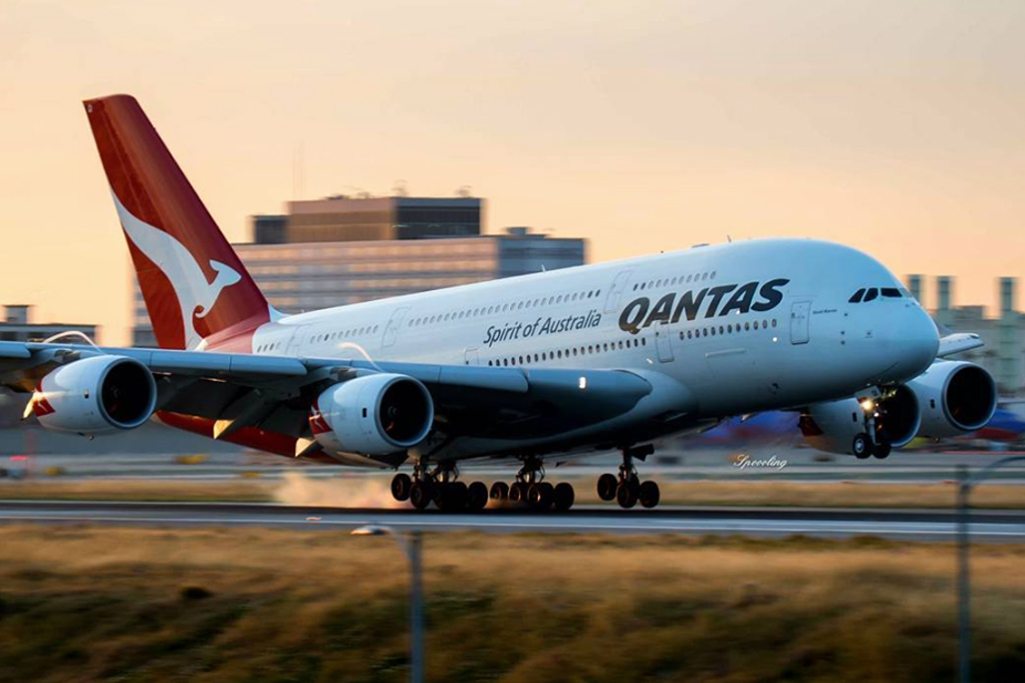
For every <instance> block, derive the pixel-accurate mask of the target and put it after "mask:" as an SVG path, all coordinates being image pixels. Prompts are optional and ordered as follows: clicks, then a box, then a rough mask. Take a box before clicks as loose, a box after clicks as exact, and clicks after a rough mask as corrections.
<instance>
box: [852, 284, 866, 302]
mask: <svg viewBox="0 0 1025 683" xmlns="http://www.w3.org/2000/svg"><path fill="white" fill-rule="evenodd" d="M863 296H865V288H864V287H862V288H861V289H859V290H858V291H856V292H855V293H854V296H852V297H851V298H850V302H851V303H852V304H860V303H861V297H863Z"/></svg>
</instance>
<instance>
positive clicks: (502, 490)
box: [490, 481, 509, 503]
mask: <svg viewBox="0 0 1025 683" xmlns="http://www.w3.org/2000/svg"><path fill="white" fill-rule="evenodd" d="M490 495H491V500H496V501H500V502H503V503H504V502H505V501H507V500H509V485H508V484H506V483H505V482H504V481H496V482H495V483H494V484H492V485H491V494H490Z"/></svg>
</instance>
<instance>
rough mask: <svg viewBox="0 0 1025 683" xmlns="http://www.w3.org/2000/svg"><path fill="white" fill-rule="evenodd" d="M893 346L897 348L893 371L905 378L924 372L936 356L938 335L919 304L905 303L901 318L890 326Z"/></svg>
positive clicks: (938, 343) (938, 342) (938, 341)
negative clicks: (892, 327) (896, 358)
mask: <svg viewBox="0 0 1025 683" xmlns="http://www.w3.org/2000/svg"><path fill="white" fill-rule="evenodd" d="M893 335H894V337H895V339H893V342H894V347H895V348H896V350H897V356H898V359H899V360H898V361H897V367H896V368H895V369H894V370H895V371H894V374H895V375H899V376H900V377H901V378H902V379H904V380H909V379H912V378H913V377H917V376H918V375H920V374H922V373H923V372H925V370H926V369H927V368H928V367H929V366H930V365H931V364H932V362H933V361H934V360H936V352H937V351H938V350H939V346H940V335H939V331H938V330H937V329H936V323H934V322H933V320H932V318H930V317H929V314H928V313H926V312H925V311H924V310H923V309H922V307H921V306H918V305H917V304H913V303H908V304H907V307H906V308H905V309H904V314H903V315H902V316H900V322H899V323H898V324H897V325H896V326H895V329H894V330H893Z"/></svg>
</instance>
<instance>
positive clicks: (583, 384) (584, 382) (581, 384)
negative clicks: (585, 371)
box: [577, 377, 587, 389]
mask: <svg viewBox="0 0 1025 683" xmlns="http://www.w3.org/2000/svg"><path fill="white" fill-rule="evenodd" d="M577 386H579V387H580V388H581V389H586V388H587V378H586V377H581V378H580V382H579V383H578V384H577Z"/></svg>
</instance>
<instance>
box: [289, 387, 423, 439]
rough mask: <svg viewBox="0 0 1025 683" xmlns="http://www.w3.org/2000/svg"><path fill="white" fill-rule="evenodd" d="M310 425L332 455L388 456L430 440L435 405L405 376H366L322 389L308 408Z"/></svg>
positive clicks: (420, 388)
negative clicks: (428, 437)
mask: <svg viewBox="0 0 1025 683" xmlns="http://www.w3.org/2000/svg"><path fill="white" fill-rule="evenodd" d="M309 422H310V428H311V429H312V431H313V436H314V438H316V439H317V441H318V442H320V444H321V446H323V447H324V449H325V450H327V451H328V452H329V453H340V452H342V453H344V452H347V453H360V454H365V455H370V456H375V455H376V456H384V455H390V454H393V453H396V452H398V451H404V450H406V449H408V448H411V447H412V446H415V445H416V444H418V443H420V442H421V441H423V440H424V439H425V438H426V437H427V434H428V433H429V432H430V430H431V426H432V425H433V423H434V401H433V400H432V399H431V394H430V392H428V391H427V388H426V387H425V386H424V385H423V384H421V383H420V382H419V381H418V380H416V379H413V378H412V377H409V376H407V375H399V374H392V373H380V374H374V375H365V376H363V377H357V378H355V379H351V380H349V381H347V382H342V383H340V384H336V385H334V386H332V387H329V388H327V389H326V390H324V392H322V393H321V394H320V396H318V397H317V399H316V401H314V403H313V406H312V407H311V408H310V416H309Z"/></svg>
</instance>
